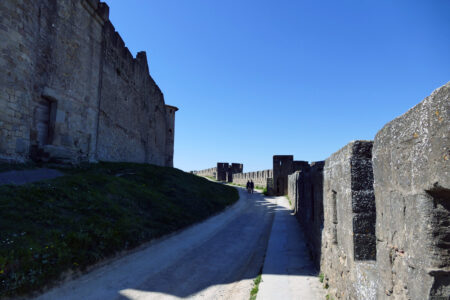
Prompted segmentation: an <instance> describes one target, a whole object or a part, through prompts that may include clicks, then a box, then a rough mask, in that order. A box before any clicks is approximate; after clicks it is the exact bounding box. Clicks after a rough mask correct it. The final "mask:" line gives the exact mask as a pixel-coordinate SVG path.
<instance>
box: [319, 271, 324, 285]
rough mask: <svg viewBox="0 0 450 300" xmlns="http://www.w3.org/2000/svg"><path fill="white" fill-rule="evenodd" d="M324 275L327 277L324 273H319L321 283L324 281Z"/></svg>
mask: <svg viewBox="0 0 450 300" xmlns="http://www.w3.org/2000/svg"><path fill="white" fill-rule="evenodd" d="M324 277H325V275H323V273H320V274H319V281H320V283H323V279H324Z"/></svg>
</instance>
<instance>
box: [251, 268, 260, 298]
mask: <svg viewBox="0 0 450 300" xmlns="http://www.w3.org/2000/svg"><path fill="white" fill-rule="evenodd" d="M260 282H261V274H259V275H258V277H256V278H255V279H254V280H253V284H254V285H253V289H252V290H251V292H250V300H256V295H257V294H258V291H259V283H260Z"/></svg>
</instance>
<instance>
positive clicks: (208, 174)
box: [192, 167, 217, 178]
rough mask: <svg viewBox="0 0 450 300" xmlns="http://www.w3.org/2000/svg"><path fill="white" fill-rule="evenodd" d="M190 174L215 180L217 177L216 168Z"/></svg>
mask: <svg viewBox="0 0 450 300" xmlns="http://www.w3.org/2000/svg"><path fill="white" fill-rule="evenodd" d="M192 173H193V174H195V175H198V176H203V177H213V178H216V177H217V167H214V168H209V169H205V170H200V171H192Z"/></svg>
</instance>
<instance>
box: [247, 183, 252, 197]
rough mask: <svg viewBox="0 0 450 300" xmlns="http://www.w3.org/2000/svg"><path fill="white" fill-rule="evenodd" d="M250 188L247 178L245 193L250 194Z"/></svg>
mask: <svg viewBox="0 0 450 300" xmlns="http://www.w3.org/2000/svg"><path fill="white" fill-rule="evenodd" d="M250 189H251V185H250V180H247V193H249V194H250Z"/></svg>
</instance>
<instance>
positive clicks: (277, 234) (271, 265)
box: [257, 197, 325, 300]
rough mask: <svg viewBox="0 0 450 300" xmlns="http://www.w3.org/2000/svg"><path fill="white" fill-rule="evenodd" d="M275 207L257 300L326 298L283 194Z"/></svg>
mask: <svg viewBox="0 0 450 300" xmlns="http://www.w3.org/2000/svg"><path fill="white" fill-rule="evenodd" d="M275 200H276V204H277V208H276V209H275V219H274V221H273V226H272V232H271V234H270V239H269V245H268V247H267V253H266V259H265V261H264V269H263V273H262V277H261V279H262V280H261V283H260V285H259V292H258V296H257V300H272V299H304V300H314V299H325V291H324V289H323V288H322V286H321V284H320V282H319V279H318V277H317V275H318V274H317V271H316V270H315V269H314V266H313V263H312V261H311V260H310V258H309V254H308V249H307V246H306V244H305V242H304V234H303V231H302V229H301V227H300V225H299V223H298V221H297V220H296V218H295V216H294V215H292V214H291V212H292V211H291V209H290V207H289V206H290V205H289V202H288V200H287V199H286V197H277V198H276V199H275Z"/></svg>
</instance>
